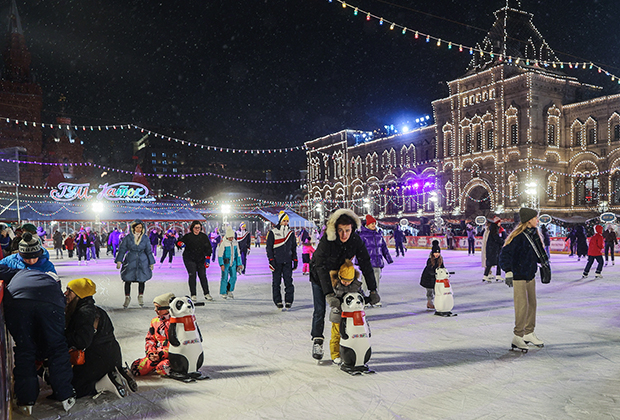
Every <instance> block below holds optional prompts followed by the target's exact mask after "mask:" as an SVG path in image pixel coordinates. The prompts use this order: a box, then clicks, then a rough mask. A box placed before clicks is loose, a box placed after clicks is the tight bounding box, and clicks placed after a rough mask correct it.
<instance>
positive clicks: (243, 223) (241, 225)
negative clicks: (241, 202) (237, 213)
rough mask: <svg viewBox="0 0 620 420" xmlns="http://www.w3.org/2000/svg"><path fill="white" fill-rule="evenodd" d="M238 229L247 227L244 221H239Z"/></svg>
mask: <svg viewBox="0 0 620 420" xmlns="http://www.w3.org/2000/svg"><path fill="white" fill-rule="evenodd" d="M239 229H247V226H246V225H245V222H241V223H240V224H239Z"/></svg>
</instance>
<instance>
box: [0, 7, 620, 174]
mask: <svg viewBox="0 0 620 420" xmlns="http://www.w3.org/2000/svg"><path fill="white" fill-rule="evenodd" d="M351 4H352V5H354V6H358V7H359V8H360V9H363V10H367V11H370V12H372V13H373V14H376V15H380V16H383V17H384V18H385V19H386V20H389V21H395V22H397V23H399V24H402V25H405V26H407V27H408V28H411V29H417V30H419V31H422V32H425V33H430V34H431V35H434V36H438V37H441V38H443V39H447V40H451V41H453V42H455V43H463V44H465V45H474V44H475V43H476V42H479V41H481V40H482V39H483V38H484V36H485V35H486V32H487V31H488V30H489V28H490V27H491V25H492V24H493V22H494V17H493V12H494V11H495V10H497V9H499V8H500V7H502V6H503V5H504V4H505V1H502V0H487V1H456V0H453V1H446V0H424V1H421V0H417V1H413V0H391V1H382V0H352V2H351ZM584 4H587V7H584V6H583V5H584ZM2 5H3V9H2V10H0V12H1V13H2V14H1V15H0V16H3V18H2V19H3V22H5V20H4V19H5V18H4V16H7V13H8V5H9V1H8V0H3V1H2ZM17 5H18V10H19V12H20V17H21V20H22V25H23V28H24V32H25V36H26V42H27V44H28V46H29V48H30V52H31V53H32V59H33V64H32V70H33V73H34V74H35V75H36V77H37V81H38V83H40V84H41V86H42V88H43V92H44V112H43V121H44V122H53V120H54V118H55V117H56V115H57V114H58V111H59V110H60V105H59V104H58V98H59V96H60V95H61V94H64V95H66V97H67V99H68V103H67V108H66V113H67V114H68V115H69V116H71V117H72V118H73V122H74V123H75V124H78V125H82V124H85V125H90V124H113V123H133V124H137V125H142V126H147V127H166V126H174V127H182V128H187V129H188V130H190V132H191V133H193V134H191V136H192V140H194V141H197V142H200V143H204V144H210V145H220V146H229V147H237V148H277V147H290V146H295V145H302V144H303V142H304V141H307V140H311V139H313V138H316V137H319V136H322V135H326V134H329V133H332V132H335V131H339V130H342V129H345V128H351V129H365V130H372V129H375V128H379V127H382V126H383V125H385V124H397V125H399V124H401V123H404V122H406V121H407V120H409V121H412V120H413V119H415V118H416V117H418V116H422V115H425V114H431V115H432V108H431V104H430V102H431V101H432V100H434V99H438V98H441V97H444V96H445V95H446V94H447V87H446V84H445V81H447V80H451V79H455V78H458V77H459V76H461V75H463V74H464V72H465V69H466V67H467V63H468V62H469V55H468V54H467V53H458V50H457V49H452V50H448V49H447V48H446V47H445V45H444V46H443V47H441V48H438V47H436V46H435V45H433V44H432V43H430V44H426V43H425V42H424V41H423V40H421V39H420V40H415V39H414V37H413V35H412V34H407V35H402V34H401V33H400V31H396V30H395V31H390V30H389V28H388V27H387V25H383V26H379V24H378V21H377V20H375V19H372V20H371V21H369V22H367V21H366V19H365V16H364V15H362V14H361V13H360V14H359V15H358V16H354V15H353V10H352V9H351V8H347V9H343V8H342V6H341V5H340V4H339V3H337V2H335V1H334V2H332V3H330V2H329V1H328V0H273V1H272V0H246V1H237V0H208V1H205V0H188V1H171V0H169V1H154V0H149V1H144V0H139V1H136V0H122V1H121V0H89V1H84V0H78V1H70V0H64V1H58V0H55V1H52V0H39V1H35V0H18V1H17ZM521 6H522V9H523V10H526V11H529V12H531V13H533V14H534V24H535V26H536V27H537V28H538V29H539V31H540V32H541V33H542V35H543V36H544V37H545V38H546V40H547V41H548V43H549V45H550V46H551V48H553V49H554V50H555V51H556V54H557V55H558V56H559V57H560V59H565V60H571V59H572V60H575V61H576V60H580V61H583V60H588V61H594V62H596V63H598V64H599V65H602V66H604V67H605V68H607V69H608V70H610V71H612V72H614V73H616V74H620V33H619V31H618V22H619V21H620V9H619V8H618V5H617V2H616V1H612V0H607V1H603V0H600V1H581V0H544V1H542V0H541V1H534V0H523V1H522V2H521ZM569 74H571V75H574V76H577V77H579V78H580V79H582V80H587V81H589V82H592V83H595V84H599V85H607V86H613V85H612V83H610V82H608V80H607V79H606V78H605V77H602V76H600V75H597V74H594V73H593V72H588V71H582V70H579V71H575V70H573V71H572V73H569ZM615 91H617V89H616V90H615ZM615 91H612V90H610V91H609V92H610V93H611V92H615ZM136 136H138V133H136ZM83 140H84V141H85V145H86V147H87V152H86V154H87V156H88V157H90V158H93V159H94V160H95V161H101V162H109V151H108V150H107V149H106V148H107V146H108V144H106V143H105V141H103V142H101V141H100V140H97V142H95V141H93V140H92V139H89V138H88V137H87V136H86V135H84V136H83ZM110 141H112V140H110ZM94 143H96V144H94ZM117 143H118V142H117ZM205 153H206V152H205ZM297 153H298V155H299V156H298V157H295V156H292V155H294V153H293V154H291V156H290V157H289V158H288V160H289V161H291V162H293V163H292V164H293V165H298V166H299V167H303V165H304V163H303V162H304V160H303V158H304V154H303V153H302V152H297ZM124 154H125V153H123V155H124ZM130 154H131V152H129V156H126V158H127V159H128V160H129V159H130ZM256 159H261V158H256ZM273 164H275V163H274V162H273V161H271V162H265V160H264V159H263V161H262V162H260V161H259V162H256V165H257V166H261V165H265V167H268V166H269V165H273ZM278 164H281V162H279V163H278Z"/></svg>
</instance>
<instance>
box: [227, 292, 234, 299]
mask: <svg viewBox="0 0 620 420" xmlns="http://www.w3.org/2000/svg"><path fill="white" fill-rule="evenodd" d="M226 296H227V297H228V299H234V298H235V296H233V292H231V291H228V292H226Z"/></svg>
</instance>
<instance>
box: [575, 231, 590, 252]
mask: <svg viewBox="0 0 620 420" xmlns="http://www.w3.org/2000/svg"><path fill="white" fill-rule="evenodd" d="M575 237H576V243H577V261H581V257H585V256H586V255H588V238H587V236H586V228H585V227H584V226H583V225H579V226H577V230H576V232H575Z"/></svg>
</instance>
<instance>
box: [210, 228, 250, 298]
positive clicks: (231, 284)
mask: <svg viewBox="0 0 620 420" xmlns="http://www.w3.org/2000/svg"><path fill="white" fill-rule="evenodd" d="M217 261H218V264H219V266H220V269H221V270H222V276H221V278H220V296H221V297H222V299H233V298H234V295H233V292H234V290H235V284H236V283H237V274H238V273H242V272H243V268H244V265H243V262H242V260H241V255H240V251H239V245H238V244H237V241H236V239H235V232H233V230H232V228H230V227H228V228H226V233H225V234H224V239H223V240H222V242H220V244H219V245H218V247H217Z"/></svg>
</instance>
